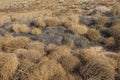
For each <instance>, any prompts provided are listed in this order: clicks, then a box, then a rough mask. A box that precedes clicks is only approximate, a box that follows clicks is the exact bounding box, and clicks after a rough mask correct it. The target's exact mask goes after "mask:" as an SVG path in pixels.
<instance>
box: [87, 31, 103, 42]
mask: <svg viewBox="0 0 120 80" xmlns="http://www.w3.org/2000/svg"><path fill="white" fill-rule="evenodd" d="M86 37H87V38H88V39H89V40H91V41H98V40H99V39H100V38H101V34H100V32H99V31H98V30H96V29H89V30H88V32H87V34H86Z"/></svg>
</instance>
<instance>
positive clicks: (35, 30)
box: [31, 28, 42, 35]
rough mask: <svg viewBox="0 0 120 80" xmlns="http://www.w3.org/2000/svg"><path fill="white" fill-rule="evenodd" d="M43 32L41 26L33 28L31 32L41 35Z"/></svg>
mask: <svg viewBox="0 0 120 80" xmlns="http://www.w3.org/2000/svg"><path fill="white" fill-rule="evenodd" d="M41 33H42V31H41V30H40V29H39V28H33V29H32V31H31V34H33V35H39V34H41Z"/></svg>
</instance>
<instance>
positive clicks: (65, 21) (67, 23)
mask: <svg viewBox="0 0 120 80" xmlns="http://www.w3.org/2000/svg"><path fill="white" fill-rule="evenodd" d="M61 23H62V25H63V26H65V27H70V26H72V25H73V22H72V20H71V19H70V18H69V17H64V18H62V22H61Z"/></svg>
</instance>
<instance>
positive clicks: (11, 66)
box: [0, 53, 19, 80]
mask: <svg viewBox="0 0 120 80" xmlns="http://www.w3.org/2000/svg"><path fill="white" fill-rule="evenodd" d="M18 64H19V61H18V58H17V56H16V55H15V54H10V53H9V54H7V53H6V54H1V55H0V79H1V80H9V79H12V77H13V76H14V74H15V72H16V70H17V68H18Z"/></svg>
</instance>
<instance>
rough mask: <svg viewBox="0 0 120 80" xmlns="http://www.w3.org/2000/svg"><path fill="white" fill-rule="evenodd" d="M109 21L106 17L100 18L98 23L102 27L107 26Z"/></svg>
mask: <svg viewBox="0 0 120 80" xmlns="http://www.w3.org/2000/svg"><path fill="white" fill-rule="evenodd" d="M108 21H109V18H108V17H106V16H98V17H97V23H98V24H99V25H101V26H105V24H106V23H107V22H108Z"/></svg>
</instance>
